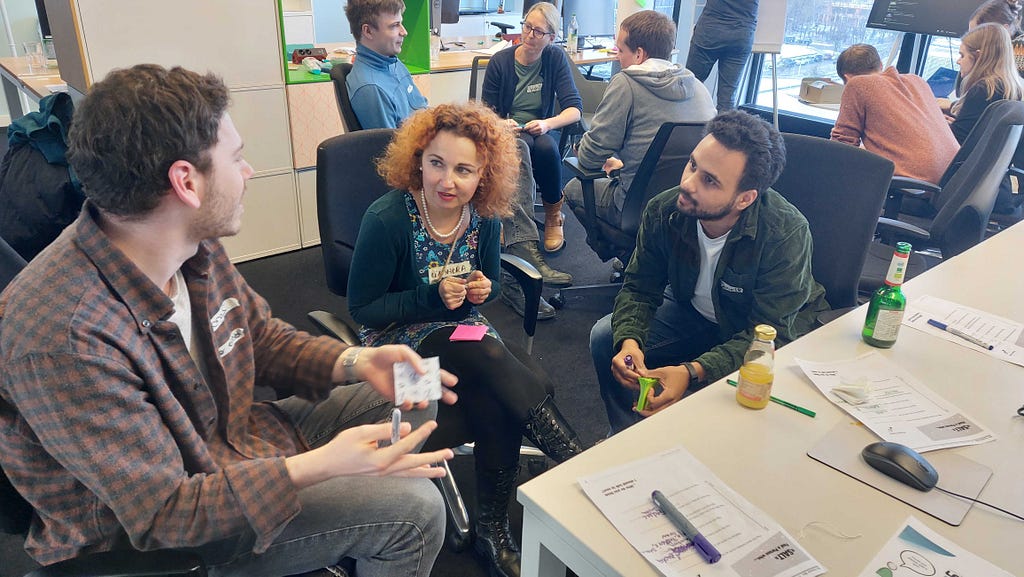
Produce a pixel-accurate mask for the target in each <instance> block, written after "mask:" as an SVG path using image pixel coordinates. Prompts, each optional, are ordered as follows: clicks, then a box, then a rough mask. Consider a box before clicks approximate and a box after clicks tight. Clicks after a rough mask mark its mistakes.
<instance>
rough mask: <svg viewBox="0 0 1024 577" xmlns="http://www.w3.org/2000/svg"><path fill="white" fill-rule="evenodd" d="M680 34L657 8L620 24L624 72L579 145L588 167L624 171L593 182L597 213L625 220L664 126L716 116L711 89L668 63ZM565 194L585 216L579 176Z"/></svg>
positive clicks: (582, 163) (618, 39)
mask: <svg viewBox="0 0 1024 577" xmlns="http://www.w3.org/2000/svg"><path fill="white" fill-rule="evenodd" d="M675 39H676V26H675V24H674V23H673V22H672V20H671V19H669V18H668V16H666V15H664V14H662V13H660V12H655V11H654V10H641V11H640V12H636V13H634V14H632V15H630V16H629V17H627V18H626V19H625V20H623V21H622V24H620V25H619V33H618V35H616V37H615V45H616V46H617V47H618V49H619V63H620V64H621V65H622V72H621V73H619V74H616V75H615V76H613V77H612V80H611V82H610V83H609V84H608V89H607V90H606V91H605V93H604V97H603V98H602V99H601V104H599V105H598V107H597V112H596V113H595V114H594V119H593V121H592V122H591V126H590V130H588V131H587V133H586V134H584V135H583V138H582V140H580V144H579V147H578V148H577V150H576V157H577V158H578V159H579V163H580V166H582V167H583V168H586V169H589V170H596V169H598V168H602V169H603V170H604V171H605V172H606V173H609V174H611V173H612V172H613V171H618V172H617V173H616V174H617V176H615V177H614V178H601V179H598V180H597V181H596V182H595V183H594V194H595V198H596V200H597V216H598V217H599V218H601V219H602V220H604V221H605V222H608V223H610V224H614V225H617V224H618V223H619V222H620V220H621V214H622V205H623V202H624V201H625V198H626V190H628V189H629V185H630V183H631V182H632V181H633V176H635V175H636V171H637V169H638V168H639V167H640V161H641V160H643V157H644V154H646V153H647V148H648V146H650V144H651V141H652V140H654V135H655V134H657V133H658V129H659V128H661V125H662V124H664V123H665V122H707V121H708V120H711V119H712V118H713V117H714V116H715V105H714V103H713V102H712V100H711V95H710V94H709V93H708V89H707V88H705V87H704V85H703V84H702V83H700V82H699V81H698V80H697V79H696V78H695V77H694V75H693V73H691V72H690V71H689V70H687V69H685V68H683V67H682V66H679V65H678V64H673V63H671V62H669V60H668V59H669V56H670V55H671V53H672V48H673V47H674V45H675ZM563 194H564V195H565V198H566V201H567V202H568V203H569V206H570V207H572V209H573V212H574V213H576V214H577V215H581V214H582V211H583V190H582V186H581V185H580V181H579V180H576V179H573V180H571V181H569V183H568V184H566V185H565V189H564V190H563Z"/></svg>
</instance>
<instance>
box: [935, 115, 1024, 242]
mask: <svg viewBox="0 0 1024 577" xmlns="http://www.w3.org/2000/svg"><path fill="white" fill-rule="evenodd" d="M1022 127H1024V102H1020V101H1016V100H999V101H996V102H993V103H992V104H990V105H989V106H988V108H986V109H985V112H983V113H982V115H981V118H980V119H978V123H977V124H976V125H975V126H974V129H972V130H971V133H970V134H969V135H968V136H967V139H966V140H965V141H964V144H963V146H962V147H961V151H960V152H961V153H962V154H963V155H964V156H963V159H962V162H960V163H959V164H958V165H957V166H956V169H955V171H954V172H953V173H952V174H951V175H950V177H949V179H948V181H947V182H946V183H945V184H944V186H943V187H942V191H941V193H940V194H938V195H936V196H935V197H934V198H933V201H932V204H933V206H934V207H935V208H936V211H937V212H936V215H935V218H934V219H933V220H932V223H931V226H930V227H929V229H928V232H929V233H930V234H931V237H932V240H933V241H934V242H935V243H937V244H938V245H939V247H940V248H941V250H942V256H943V258H948V257H951V256H955V255H957V254H959V253H961V252H963V251H965V250H967V249H968V248H970V247H972V246H974V245H976V244H978V243H979V242H981V240H982V239H983V238H984V235H985V229H986V227H987V225H988V219H989V217H990V216H991V215H992V208H993V207H994V206H995V202H996V195H997V194H998V193H999V186H1000V184H1001V183H1002V181H1003V178H1005V176H1006V171H1007V169H1008V168H1009V166H1010V162H1011V160H1012V159H1013V157H1014V154H1015V152H1016V151H1017V148H1018V143H1019V142H1020V139H1021V133H1022ZM958 156H960V154H958Z"/></svg>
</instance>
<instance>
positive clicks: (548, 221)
mask: <svg viewBox="0 0 1024 577" xmlns="http://www.w3.org/2000/svg"><path fill="white" fill-rule="evenodd" d="M563 203H565V199H564V198H563V199H562V200H559V201H558V202H556V203H554V204H550V203H547V202H545V203H544V251H545V252H558V251H560V250H562V247H564V246H565V234H564V233H563V231H562V223H563V222H565V215H564V214H562V204H563Z"/></svg>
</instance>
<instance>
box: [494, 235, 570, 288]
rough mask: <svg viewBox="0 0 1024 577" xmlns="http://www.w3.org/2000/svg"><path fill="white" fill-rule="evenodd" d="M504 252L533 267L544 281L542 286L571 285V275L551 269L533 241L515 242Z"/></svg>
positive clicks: (560, 286) (557, 286) (559, 286)
mask: <svg viewBox="0 0 1024 577" xmlns="http://www.w3.org/2000/svg"><path fill="white" fill-rule="evenodd" d="M505 252H507V253H508V254H510V255H513V256H518V257H519V258H521V259H523V260H525V261H526V262H528V263H530V264H532V265H533V267H534V268H535V269H537V272H539V273H540V276H541V278H543V279H544V284H545V285H547V286H550V287H555V288H562V287H567V286H569V285H571V284H572V275H571V274H569V273H567V272H562V271H558V270H555V269H553V268H551V265H549V264H548V263H547V262H545V260H544V257H543V256H541V254H540V250H539V249H538V248H537V243H536V242H533V241H523V242H517V243H515V244H510V245H508V246H507V247H505Z"/></svg>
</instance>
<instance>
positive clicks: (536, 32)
mask: <svg viewBox="0 0 1024 577" xmlns="http://www.w3.org/2000/svg"><path fill="white" fill-rule="evenodd" d="M523 33H525V34H528V35H530V36H536V37H537V38H543V37H544V36H547V35H548V34H550V35H552V36H554V35H555V33H554V32H548V31H547V30H544V29H543V28H534V27H533V26H530V25H529V24H527V23H526V22H523Z"/></svg>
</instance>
